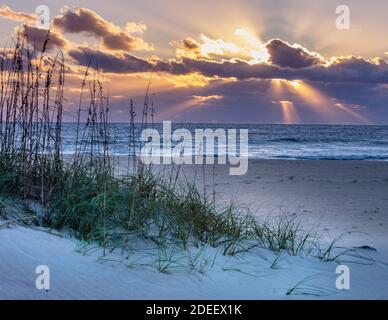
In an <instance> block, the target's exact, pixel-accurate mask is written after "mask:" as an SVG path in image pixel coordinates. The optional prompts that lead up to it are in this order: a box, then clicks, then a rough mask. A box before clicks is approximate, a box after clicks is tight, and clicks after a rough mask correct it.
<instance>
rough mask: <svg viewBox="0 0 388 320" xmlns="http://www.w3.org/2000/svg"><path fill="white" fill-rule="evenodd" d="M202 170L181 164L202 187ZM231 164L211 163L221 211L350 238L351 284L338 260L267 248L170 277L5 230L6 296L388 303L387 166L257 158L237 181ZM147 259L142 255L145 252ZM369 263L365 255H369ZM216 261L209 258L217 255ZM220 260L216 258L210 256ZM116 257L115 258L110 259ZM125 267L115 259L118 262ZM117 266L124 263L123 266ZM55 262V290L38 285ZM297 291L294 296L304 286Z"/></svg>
mask: <svg viewBox="0 0 388 320" xmlns="http://www.w3.org/2000/svg"><path fill="white" fill-rule="evenodd" d="M202 169H203V168H202V167H195V166H185V167H184V168H182V170H183V173H184V175H185V176H186V177H187V179H194V177H195V176H196V179H197V182H198V184H199V185H202V184H203V181H204V180H203V175H202V174H201V172H202ZM227 169H228V168H227V166H220V165H218V166H215V170H214V184H213V166H209V165H208V166H205V167H204V170H205V184H206V189H207V192H212V190H213V185H214V187H215V190H216V196H217V198H218V201H219V205H222V204H227V203H228V202H230V201H233V202H235V203H236V204H239V205H240V206H244V207H249V208H250V212H251V213H253V214H255V215H256V216H257V217H258V218H259V219H264V218H268V217H276V216H279V215H296V218H297V219H299V220H300V222H301V223H302V225H303V226H304V227H305V228H306V229H310V228H314V230H316V231H317V232H318V233H319V234H321V235H322V239H323V241H325V239H332V238H335V237H336V236H338V235H340V234H344V238H343V240H341V244H343V245H344V246H345V247H347V248H353V249H355V251H354V252H355V253H356V254H353V255H351V256H346V257H345V258H344V260H345V262H343V263H346V264H347V265H348V266H349V268H350V270H351V287H350V289H349V290H338V289H336V287H335V279H336V274H335V270H336V267H337V266H338V262H321V261H319V260H318V259H316V258H313V257H299V256H296V257H295V256H289V255H287V254H284V255H281V259H279V264H278V265H277V266H276V268H273V266H272V267H271V265H272V263H273V261H274V260H275V259H276V256H275V255H274V253H272V252H270V251H268V250H264V249H263V250H259V251H253V252H251V253H249V254H243V255H240V256H238V257H224V256H221V255H219V254H217V252H215V251H214V250H215V249H212V248H208V249H207V250H206V251H205V253H204V254H205V255H208V256H209V257H213V256H214V257H216V258H215V259H214V262H213V264H212V267H209V269H208V270H207V272H206V273H205V274H201V273H198V272H190V273H188V272H187V271H183V270H180V269H179V268H177V269H176V270H174V271H172V272H171V273H169V274H162V273H160V272H158V271H157V270H155V269H152V268H146V267H143V268H141V267H134V266H133V265H131V264H130V261H136V259H138V258H139V259H140V258H141V256H140V255H138V254H134V255H133V256H131V257H130V258H128V257H122V256H120V255H118V256H117V255H115V254H114V253H113V254H112V255H111V256H109V258H107V259H101V256H102V252H101V250H99V249H95V250H91V251H90V252H88V253H86V252H83V251H82V250H80V249H79V248H80V244H79V243H78V242H77V241H76V240H74V239H69V238H67V237H63V236H58V235H53V234H50V233H47V232H46V231H47V230H36V229H27V228H24V227H20V226H16V225H9V226H7V225H5V224H3V225H2V227H1V229H0V256H1V257H6V258H5V259H3V261H2V263H1V265H0V283H1V286H0V297H1V298H5V299H14V298H21V299H41V298H44V299H71V298H74V299H80V298H86V299H96V298H102V299H112V298H117V299H161V298H162V299H172V298H175V299H193V298H206V299H240V298H245V299H288V298H291V299H292V298H305V299H306V298H307V299H310V298H321V299H358V298H364V299H388V288H387V286H386V284H387V283H388V246H387V243H388V241H387V240H388V232H387V226H388V194H387V190H388V163H387V162H369V161H285V160H276V161H275V160H251V161H250V162H249V170H248V173H247V174H246V175H244V176H229V175H227V174H225V173H227ZM137 255H138V256H137ZM360 257H361V258H360ZM209 259H210V258H209ZM211 259H213V258H211ZM110 260H111V261H110ZM112 261H116V262H112ZM117 261H120V262H119V263H117ZM41 264H44V265H48V266H50V270H51V271H50V272H51V277H52V280H51V289H50V290H49V291H47V292H46V291H41V290H37V289H36V288H35V278H36V274H35V268H36V266H37V265H41ZM301 280H305V281H302V284H300V285H298V290H296V291H295V292H293V294H290V295H287V291H288V290H289V289H290V288H291V287H292V286H293V285H295V284H297V283H298V282H299V281H301Z"/></svg>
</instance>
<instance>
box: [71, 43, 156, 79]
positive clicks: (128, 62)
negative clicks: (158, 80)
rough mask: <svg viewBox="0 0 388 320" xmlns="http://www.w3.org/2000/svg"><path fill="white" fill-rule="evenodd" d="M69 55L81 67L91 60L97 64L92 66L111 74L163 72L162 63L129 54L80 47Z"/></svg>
mask: <svg viewBox="0 0 388 320" xmlns="http://www.w3.org/2000/svg"><path fill="white" fill-rule="evenodd" d="M68 55H69V56H70V57H71V58H73V59H74V60H75V61H76V62H77V63H78V64H79V65H82V66H87V65H89V63H90V61H91V59H92V60H93V61H94V62H95V63H93V64H91V66H92V67H93V66H96V67H98V68H99V69H102V70H104V71H105V72H109V73H131V72H151V71H155V70H163V68H162V65H163V63H162V62H153V61H149V60H147V59H144V58H139V57H136V56H134V55H132V54H129V53H109V52H104V51H102V50H96V49H91V48H89V47H87V46H78V47H77V48H73V49H71V50H69V51H68Z"/></svg>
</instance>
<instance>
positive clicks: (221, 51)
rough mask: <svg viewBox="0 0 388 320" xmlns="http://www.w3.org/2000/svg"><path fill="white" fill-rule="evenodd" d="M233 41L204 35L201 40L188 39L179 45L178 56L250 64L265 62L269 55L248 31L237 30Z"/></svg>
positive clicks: (258, 40)
mask: <svg viewBox="0 0 388 320" xmlns="http://www.w3.org/2000/svg"><path fill="white" fill-rule="evenodd" d="M233 36H234V40H233V41H225V40H223V39H213V38H210V37H208V36H206V35H204V34H201V35H200V38H199V40H195V39H193V38H191V37H188V38H186V39H184V40H182V41H181V42H180V43H178V45H177V50H176V55H177V57H179V58H190V59H196V60H209V61H218V62H221V61H223V60H235V59H240V60H244V61H246V62H248V63H250V64H254V63H257V62H265V61H267V60H268V58H269V55H268V51H267V49H266V48H265V47H264V45H263V43H262V42H261V41H260V39H258V38H257V37H255V36H254V35H253V34H251V33H249V32H248V31H247V30H245V29H242V28H239V29H236V30H235V32H234V34H233Z"/></svg>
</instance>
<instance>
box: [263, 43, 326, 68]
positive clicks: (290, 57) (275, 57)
mask: <svg viewBox="0 0 388 320" xmlns="http://www.w3.org/2000/svg"><path fill="white" fill-rule="evenodd" d="M265 47H266V48H267V49H268V53H269V55H270V59H269V61H270V62H271V63H272V64H275V65H277V66H279V67H282V68H293V69H299V68H308V67H311V66H315V65H320V64H323V63H324V59H323V57H321V56H320V55H319V54H318V53H315V52H310V51H308V50H307V49H305V48H303V47H302V46H300V45H298V44H293V45H290V44H289V43H287V42H285V41H282V40H280V39H272V40H270V41H268V42H267V43H266V45H265Z"/></svg>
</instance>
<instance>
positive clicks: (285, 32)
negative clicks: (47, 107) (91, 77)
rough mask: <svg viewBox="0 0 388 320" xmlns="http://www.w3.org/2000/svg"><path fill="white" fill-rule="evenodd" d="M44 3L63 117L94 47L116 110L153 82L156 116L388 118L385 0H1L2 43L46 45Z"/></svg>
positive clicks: (116, 115) (123, 110) (119, 115)
mask: <svg viewBox="0 0 388 320" xmlns="http://www.w3.org/2000/svg"><path fill="white" fill-rule="evenodd" d="M42 4H43V5H46V6H47V8H48V9H49V27H50V40H49V45H48V49H49V50H50V52H52V53H53V54H55V53H56V52H62V53H63V55H64V57H65V62H66V66H67V68H66V72H67V74H66V91H65V97H66V106H65V108H66V116H67V117H68V119H67V120H72V116H71V115H72V114H75V112H76V108H77V101H78V95H79V88H80V86H81V83H82V74H83V73H84V72H85V69H86V67H87V65H88V64H89V62H90V59H91V57H92V59H93V60H92V61H93V62H92V64H91V68H95V69H97V68H98V69H99V70H100V72H102V73H103V79H104V89H105V90H106V91H107V92H108V93H109V99H110V105H111V108H110V111H111V119H112V120H113V121H118V122H126V121H128V119H129V115H128V104H129V99H130V98H132V99H133V101H134V103H135V106H136V108H137V109H138V113H140V108H141V105H142V102H143V99H144V94H145V92H146V90H147V86H148V83H149V82H150V93H151V94H150V96H151V99H152V101H153V104H154V108H155V121H162V120H171V121H173V122H178V123H179V122H211V123H282V124H388V39H387V38H386V30H388V19H387V18H386V17H387V15H388V2H387V1H386V0H370V1H363V0H352V1H349V0H339V1H337V0H326V1H323V0H310V1H306V0H304V1H302V0H293V1H284V0H277V1H268V0H239V1H232V0H213V1H209V0H206V1H204V0H197V1H184V0H131V1H120V0H109V1H82V0H78V1H49V0H46V1H41V0H39V1H2V2H1V3H0V30H1V32H0V47H1V44H4V45H3V46H6V45H7V43H9V39H11V38H15V37H17V35H18V34H23V33H27V34H28V35H29V37H28V39H29V41H30V45H31V46H35V47H36V48H40V47H42V46H43V39H44V38H45V37H46V35H47V31H46V30H44V29H40V28H39V27H38V26H37V25H36V20H37V15H36V14H35V11H36V7H37V6H39V5H42ZM340 5H345V6H347V7H348V8H349V28H345V29H341V28H340V29H339V28H338V25H336V22H338V18H339V16H340V18H342V17H344V16H343V15H342V14H343V11H341V12H339V13H336V9H337V7H338V6H340ZM341 21H342V22H344V20H341Z"/></svg>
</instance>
